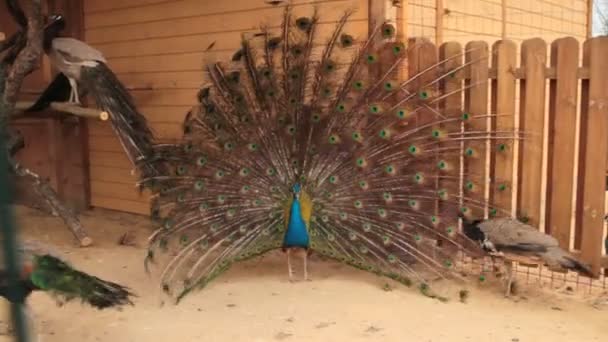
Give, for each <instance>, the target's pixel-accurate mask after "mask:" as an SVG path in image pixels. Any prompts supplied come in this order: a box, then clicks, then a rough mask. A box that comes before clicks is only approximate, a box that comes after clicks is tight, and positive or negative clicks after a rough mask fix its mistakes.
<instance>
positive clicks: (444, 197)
mask: <svg viewBox="0 0 608 342" xmlns="http://www.w3.org/2000/svg"><path fill="white" fill-rule="evenodd" d="M437 196H438V197H439V199H440V200H442V201H445V200H447V199H448V191H447V190H446V189H439V190H438V191H437Z"/></svg>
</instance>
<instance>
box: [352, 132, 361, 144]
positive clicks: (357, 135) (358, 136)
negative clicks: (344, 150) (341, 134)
mask: <svg viewBox="0 0 608 342" xmlns="http://www.w3.org/2000/svg"><path fill="white" fill-rule="evenodd" d="M351 136H352V138H353V140H354V141H357V142H361V141H362V140H363V138H362V136H361V133H359V132H353V134H352V135H351Z"/></svg>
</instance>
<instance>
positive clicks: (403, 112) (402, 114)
mask: <svg viewBox="0 0 608 342" xmlns="http://www.w3.org/2000/svg"><path fill="white" fill-rule="evenodd" d="M395 115H396V116H397V118H399V119H405V117H406V116H407V111H406V110H405V109H397V111H396V112H395Z"/></svg>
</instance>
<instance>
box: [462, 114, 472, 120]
mask: <svg viewBox="0 0 608 342" xmlns="http://www.w3.org/2000/svg"><path fill="white" fill-rule="evenodd" d="M470 118H471V114H469V113H462V116H461V119H462V121H467V120H469V119H470Z"/></svg>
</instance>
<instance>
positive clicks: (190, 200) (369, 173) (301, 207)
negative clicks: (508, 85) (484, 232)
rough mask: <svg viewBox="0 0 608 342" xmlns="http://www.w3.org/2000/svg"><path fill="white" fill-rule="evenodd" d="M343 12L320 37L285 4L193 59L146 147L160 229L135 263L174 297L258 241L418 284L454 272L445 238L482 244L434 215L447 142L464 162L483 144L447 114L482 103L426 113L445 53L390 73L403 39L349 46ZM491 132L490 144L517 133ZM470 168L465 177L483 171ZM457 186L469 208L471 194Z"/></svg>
mask: <svg viewBox="0 0 608 342" xmlns="http://www.w3.org/2000/svg"><path fill="white" fill-rule="evenodd" d="M351 14H352V12H347V13H345V14H344V15H343V16H342V17H341V18H339V19H338V21H337V24H336V26H335V28H334V29H333V30H332V29H329V31H328V32H323V34H322V35H321V36H322V37H320V36H319V34H320V30H321V27H319V17H318V15H317V12H315V13H314V14H313V15H312V16H310V17H294V16H292V13H291V8H290V7H289V6H287V7H286V8H285V13H284V16H283V22H282V24H281V25H280V26H281V28H282V31H281V32H280V34H277V35H276V36H275V37H273V36H271V34H270V33H269V34H268V35H263V36H257V37H255V36H254V37H245V38H244V39H243V40H242V45H241V47H240V48H239V51H238V53H237V54H236V56H235V57H233V58H232V60H233V62H232V63H228V65H229V66H227V64H224V63H217V64H211V65H209V66H208V67H207V75H208V80H209V83H208V84H207V85H205V86H204V88H203V89H201V91H200V93H199V96H198V99H199V101H200V103H199V104H198V105H197V106H196V107H195V108H194V109H193V110H192V111H190V113H189V114H188V115H187V118H186V121H185V122H184V126H183V127H184V132H185V134H184V138H183V139H182V140H181V141H179V142H178V143H176V144H171V145H168V144H166V145H162V146H159V147H158V152H159V154H162V155H163V156H164V160H165V162H166V165H168V168H169V169H170V170H171V172H168V173H167V174H165V175H162V176H159V177H156V178H155V179H156V180H157V182H158V184H159V188H160V189H162V190H155V191H153V193H154V196H155V197H154V198H155V203H154V205H155V208H156V209H155V212H158V213H159V216H160V218H159V219H160V222H162V227H160V228H159V229H158V230H157V231H156V232H155V233H154V235H153V236H152V237H151V238H150V246H149V252H148V258H147V261H148V265H149V266H150V265H151V263H153V262H154V263H157V264H158V265H160V266H161V269H162V274H161V288H162V290H163V291H164V292H165V293H166V294H168V295H169V296H170V297H172V298H173V299H176V300H179V299H181V298H183V296H184V295H186V294H187V293H190V292H191V291H192V290H193V289H197V288H200V287H203V286H205V285H206V284H208V283H209V282H210V281H212V280H213V279H215V278H216V277H217V276H219V275H220V274H222V272H224V271H225V270H227V269H228V268H229V267H230V266H231V265H232V264H234V263H235V262H238V261H241V260H246V259H249V258H252V257H255V256H258V255H261V254H264V253H266V252H268V251H271V250H284V251H285V252H286V254H287V270H288V277H289V278H290V279H293V278H294V272H293V267H292V266H293V265H292V261H293V260H292V255H293V254H292V252H295V251H296V250H304V251H305V253H304V255H303V263H304V272H303V278H304V279H308V278H309V272H308V269H307V266H308V265H307V263H306V260H307V255H308V253H309V252H314V253H315V254H319V255H322V256H325V257H327V258H331V259H335V260H337V261H339V262H342V263H344V264H348V265H351V266H353V267H357V268H359V269H362V270H365V271H368V272H372V273H375V274H377V275H383V276H386V277H389V278H392V279H395V280H397V281H400V282H401V283H403V284H406V285H410V284H414V283H415V284H417V285H419V286H420V291H421V292H423V293H424V294H428V293H430V292H428V289H429V285H428V283H429V281H430V280H431V281H432V280H433V279H437V278H450V279H451V278H452V276H454V277H456V276H457V275H458V272H455V270H456V267H455V264H456V261H455V260H456V259H455V258H456V255H457V252H458V251H464V252H465V253H475V254H477V253H480V252H482V251H481V249H480V248H479V246H478V245H477V244H476V243H473V242H472V241H471V240H470V239H468V238H467V237H466V236H464V235H463V234H461V233H459V231H458V229H456V227H457V223H458V222H457V221H458V218H457V217H455V216H454V215H448V214H446V213H448V212H454V211H450V210H459V208H460V207H461V204H460V198H461V197H460V195H459V193H458V191H457V190H455V189H457V188H458V184H459V179H460V178H459V174H460V171H459V169H460V168H459V167H458V165H459V164H458V161H459V160H460V156H461V153H460V146H461V144H462V143H464V144H465V145H466V148H467V151H471V153H467V154H465V155H464V158H465V159H467V158H469V156H475V152H474V151H476V150H477V149H480V148H483V149H485V146H486V142H488V141H489V140H488V135H487V134H488V133H487V132H486V131H485V130H483V132H482V131H479V130H476V129H472V128H471V129H468V128H467V129H465V131H463V130H462V129H461V125H463V124H464V125H465V127H468V126H469V125H470V124H472V123H475V122H477V120H480V121H479V122H485V120H487V118H488V114H487V113H485V112H484V113H464V114H463V113H459V114H456V115H454V113H451V114H448V113H440V112H439V111H440V109H439V107H438V106H437V105H436V104H437V103H439V101H442V100H443V99H445V98H447V97H449V96H451V95H452V94H461V92H460V91H457V90H454V89H451V90H450V91H449V92H443V91H442V89H443V88H440V87H439V86H438V85H439V84H440V82H441V80H443V79H445V78H446V77H448V76H449V75H450V73H453V72H454V71H455V70H459V69H460V68H462V67H451V68H447V67H446V65H447V64H446V63H447V62H448V60H442V61H439V62H438V63H436V64H433V65H429V67H428V68H427V67H425V68H424V70H422V71H421V73H420V74H417V75H411V78H410V79H409V80H405V81H404V80H400V79H399V78H398V76H397V75H396V72H395V71H397V70H400V69H401V68H403V67H404V63H405V62H406V58H407V55H408V51H407V48H406V45H405V44H404V43H403V42H399V41H398V40H397V39H396V37H395V28H394V27H393V26H392V25H390V24H388V23H382V24H380V25H377V26H376V27H375V28H374V29H373V30H372V32H371V33H370V35H369V38H368V40H362V41H360V42H358V43H360V44H358V45H359V46H360V47H359V48H358V49H352V46H353V36H352V35H349V34H346V33H345V32H344V31H345V28H346V27H348V24H347V23H348V21H349V18H350V15H351ZM322 29H323V31H326V30H327V28H326V27H323V28H322ZM325 37H329V38H328V39H325ZM376 42H378V43H376ZM319 47H321V48H322V50H323V52H321V53H316V51H317V50H319V51H320V50H321V49H319ZM380 56H382V58H380ZM459 57H460V58H462V55H459V56H455V57H454V58H459ZM370 67H371V68H373V69H377V70H378V71H380V70H384V72H377V73H376V72H369V70H370ZM462 86H464V84H463V85H462ZM460 90H462V89H460ZM457 96H460V95H457ZM490 135H491V136H492V139H491V142H492V144H496V146H495V148H496V149H497V150H505V149H506V146H508V144H510V143H511V142H512V140H513V139H514V138H516V137H517V134H515V132H510V131H505V130H502V131H501V132H491V133H490ZM499 147H504V148H499ZM161 150H162V152H161ZM469 179H470V180H469V183H467V185H469V184H470V186H469V187H468V188H467V189H473V188H474V186H476V185H475V184H477V186H478V185H479V184H484V182H485V178H483V177H479V178H476V177H475V176H470V177H469ZM437 183H440V184H441V187H440V188H437ZM465 196H466V199H467V201H468V202H467V203H469V202H470V203H471V204H470V205H471V210H473V209H477V207H478V206H480V207H482V208H483V206H484V197H483V196H484V195H483V191H481V192H480V191H467V192H466V195H465ZM438 205H440V206H441V208H442V210H441V211H438V210H437V209H436V208H437V206H438ZM444 210H445V211H444ZM438 241H441V243H438Z"/></svg>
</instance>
